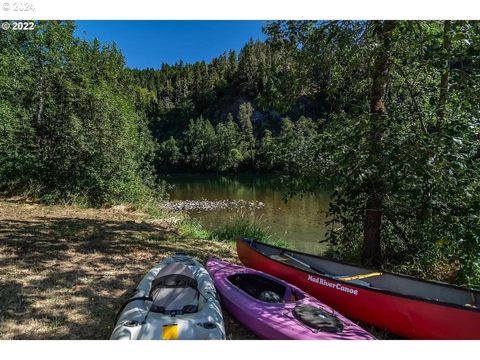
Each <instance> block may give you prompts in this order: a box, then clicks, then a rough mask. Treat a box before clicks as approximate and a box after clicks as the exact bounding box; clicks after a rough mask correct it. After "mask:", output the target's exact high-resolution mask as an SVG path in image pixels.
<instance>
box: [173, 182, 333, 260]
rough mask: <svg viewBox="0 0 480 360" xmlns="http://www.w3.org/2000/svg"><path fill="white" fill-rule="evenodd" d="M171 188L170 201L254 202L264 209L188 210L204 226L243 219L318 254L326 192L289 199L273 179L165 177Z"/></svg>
mask: <svg viewBox="0 0 480 360" xmlns="http://www.w3.org/2000/svg"><path fill="white" fill-rule="evenodd" d="M166 180H167V182H168V183H169V184H172V185H174V188H173V189H172V190H171V191H170V199H171V200H202V199H205V200H239V199H241V200H254V201H261V202H263V203H264V204H265V206H264V207H263V208H261V209H255V210H254V209H221V210H213V211H212V210H209V211H198V210H195V211H189V214H190V215H191V216H192V217H194V218H196V219H198V220H199V221H200V222H201V223H202V224H203V225H204V226H205V227H207V228H215V227H216V226H218V225H220V224H222V223H223V222H227V221H230V220H232V219H233V218H235V217H239V216H243V217H248V218H249V219H251V220H253V221H256V222H258V223H260V224H261V225H262V226H264V227H266V228H268V230H269V231H270V232H271V233H273V234H274V235H275V237H277V238H280V239H283V240H286V241H288V242H291V243H292V244H293V247H294V248H296V249H298V250H300V251H305V252H308V253H321V252H322V251H323V250H325V244H324V243H319V241H321V240H323V239H324V238H325V232H326V227H325V215H326V213H325V212H326V210H327V208H328V201H329V192H324V193H318V194H316V195H304V196H296V197H293V198H290V199H289V200H288V201H287V202H285V200H284V198H283V193H282V192H281V191H280V190H278V189H276V184H277V183H278V179H276V178H274V177H254V176H242V177H235V178H232V177H223V176H174V177H168V178H166Z"/></svg>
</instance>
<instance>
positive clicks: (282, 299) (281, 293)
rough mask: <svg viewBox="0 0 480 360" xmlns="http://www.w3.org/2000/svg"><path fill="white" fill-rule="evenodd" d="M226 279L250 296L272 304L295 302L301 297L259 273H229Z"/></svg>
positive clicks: (301, 296)
mask: <svg viewBox="0 0 480 360" xmlns="http://www.w3.org/2000/svg"><path fill="white" fill-rule="evenodd" d="M227 279H228V281H229V282H230V283H232V284H233V285H234V286H236V287H237V288H239V289H240V290H242V291H243V292H245V293H247V294H248V295H250V296H251V297H253V298H255V299H257V300H259V301H263V302H266V303H272V304H283V303H287V302H295V301H298V300H300V299H301V298H303V295H302V294H298V293H297V292H295V291H294V290H293V289H291V288H290V287H287V286H285V285H283V284H281V283H279V282H277V281H275V280H273V279H271V278H269V277H266V276H262V275H259V274H249V273H239V274H234V275H230V276H229V277H228V278H227Z"/></svg>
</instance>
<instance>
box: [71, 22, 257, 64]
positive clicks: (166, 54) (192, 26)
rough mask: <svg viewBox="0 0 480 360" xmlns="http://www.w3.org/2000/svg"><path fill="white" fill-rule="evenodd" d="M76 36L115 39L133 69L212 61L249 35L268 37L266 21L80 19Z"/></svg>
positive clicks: (244, 41)
mask: <svg viewBox="0 0 480 360" xmlns="http://www.w3.org/2000/svg"><path fill="white" fill-rule="evenodd" d="M76 23H77V30H76V35H77V36H78V37H80V38H82V39H83V38H85V37H86V38H87V39H88V40H93V39H94V38H98V39H99V40H100V41H102V42H109V43H110V42H113V41H114V42H115V43H116V44H117V45H118V47H119V48H120V49H121V50H122V52H123V54H124V56H125V59H126V62H127V66H129V67H131V68H139V69H143V68H148V67H152V68H159V67H160V65H161V64H162V62H164V63H168V64H174V63H176V62H177V61H179V60H183V61H184V62H185V63H193V62H195V61H200V60H205V61H210V60H211V59H213V58H214V57H216V56H218V55H220V54H221V53H223V51H225V50H227V51H228V50H230V49H233V50H237V51H238V50H239V49H240V48H241V47H242V46H243V45H244V44H245V43H246V42H247V41H248V40H249V39H250V38H252V39H254V40H256V39H260V40H263V39H265V35H264V34H263V33H262V25H263V21H213V20H209V21H173V20H172V21H96V20H95V21H77V22H76Z"/></svg>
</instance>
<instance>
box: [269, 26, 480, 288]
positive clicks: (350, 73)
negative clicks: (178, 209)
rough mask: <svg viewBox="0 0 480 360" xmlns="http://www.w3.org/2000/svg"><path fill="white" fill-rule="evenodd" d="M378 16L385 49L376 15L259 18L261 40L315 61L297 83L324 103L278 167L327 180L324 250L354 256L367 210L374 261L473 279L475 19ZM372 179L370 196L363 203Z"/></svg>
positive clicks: (306, 179) (477, 183)
mask: <svg viewBox="0 0 480 360" xmlns="http://www.w3.org/2000/svg"><path fill="white" fill-rule="evenodd" d="M390 25H393V26H392V28H393V30H392V31H391V33H390V34H389V39H388V40H389V42H388V49H387V50H385V35H383V37H382V32H381V31H378V27H379V26H385V24H381V22H380V23H378V22H377V23H375V22H374V23H370V22H366V23H351V22H331V23H323V24H318V23H311V22H306V23H298V22H276V23H272V24H270V25H269V26H268V28H267V30H268V32H269V34H271V42H272V43H274V44H276V45H277V46H281V47H287V48H290V49H292V54H294V55H295V56H296V58H297V59H298V61H299V63H300V64H305V66H308V65H311V66H312V67H313V68H314V69H323V73H322V76H321V77H317V76H315V74H313V73H312V74H306V78H305V80H304V81H305V83H311V84H312V86H313V87H314V88H320V89H322V88H323V89H325V88H326V89H327V90H326V92H327V94H328V97H329V98H330V99H331V101H330V103H331V104H332V111H331V112H330V113H329V114H328V116H327V117H326V118H325V121H324V122H323V125H322V128H321V130H320V131H319V132H318V133H317V134H316V135H315V136H313V137H305V140H306V141H307V145H304V146H303V147H302V150H301V153H300V154H299V155H298V156H297V157H296V161H295V163H293V164H292V166H290V167H289V171H290V173H291V176H290V180H291V181H290V185H291V186H292V189H294V190H297V191H314V190H315V189H317V188H319V187H322V186H323V184H326V183H332V182H333V183H334V184H335V188H334V192H333V198H332V202H331V206H330V216H331V226H332V228H331V231H330V234H329V239H330V241H331V243H332V244H333V248H332V252H334V253H335V254H336V256H339V257H341V258H347V259H350V260H358V259H359V256H360V255H361V254H362V247H365V238H366V234H367V232H368V231H369V230H370V229H368V227H369V226H371V223H368V221H367V215H368V211H369V210H374V211H377V212H378V213H379V215H380V221H381V222H380V224H379V229H378V230H379V234H380V236H379V239H378V242H379V244H380V250H381V254H380V256H379V258H378V259H375V260H376V261H377V262H380V263H381V264H382V265H383V266H384V267H387V268H393V269H397V270H402V271H403V270H407V269H408V271H410V272H414V273H415V272H417V273H418V274H426V273H428V274H429V276H430V277H437V278H441V279H450V280H451V281H458V282H461V283H467V284H470V285H476V286H478V285H479V280H480V230H479V225H480V217H479V214H480V162H479V158H480V148H479V145H480V143H479V140H480V123H479V110H480V107H479V102H478V93H479V85H478V79H479V76H480V67H479V62H478V60H479V59H480V24H479V23H478V22H464V21H452V22H449V21H445V22H396V23H395V24H390ZM386 51H388V56H386V55H385V53H386ZM319 53H320V54H322V56H319ZM379 59H380V60H385V59H388V64H387V65H388V68H389V69H388V73H387V74H385V78H384V80H386V82H385V83H386V87H385V90H386V91H385V98H384V99H383V100H384V104H382V105H383V106H384V110H385V112H384V113H383V114H382V115H381V119H380V121H379V119H378V117H377V115H376V114H375V113H374V111H373V110H372V102H371V101H372V97H374V95H375V94H374V92H375V88H374V87H375V83H376V81H378V79H376V78H375V73H376V66H377V65H378V60H379ZM308 139H311V140H310V141H308ZM372 187H373V191H374V192H375V194H376V196H378V198H380V206H377V207H376V208H374V209H372V206H371V203H370V202H369V199H370V197H371V194H372ZM377 205H378V204H377Z"/></svg>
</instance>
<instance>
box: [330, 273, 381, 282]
mask: <svg viewBox="0 0 480 360" xmlns="http://www.w3.org/2000/svg"><path fill="white" fill-rule="evenodd" d="M380 275H383V273H381V272H372V273H369V274H360V275H354V276H341V277H338V278H337V279H340V280H343V281H352V280H361V279H366V278H369V277H372V276H380Z"/></svg>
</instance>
